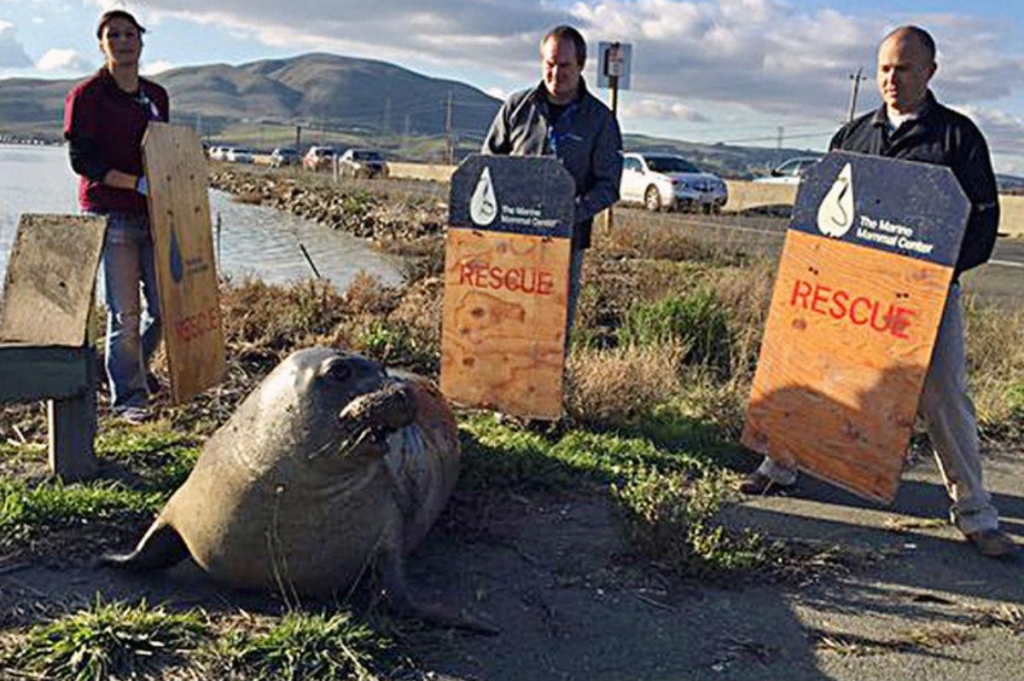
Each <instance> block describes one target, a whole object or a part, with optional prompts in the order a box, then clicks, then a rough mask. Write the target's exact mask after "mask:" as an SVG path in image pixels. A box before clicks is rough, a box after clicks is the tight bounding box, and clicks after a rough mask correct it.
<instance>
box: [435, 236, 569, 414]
mask: <svg viewBox="0 0 1024 681" xmlns="http://www.w3.org/2000/svg"><path fill="white" fill-rule="evenodd" d="M569 257H570V243H569V239H561V238H550V237H540V236H532V235H525V234H511V233H503V232H490V231H474V230H468V229H453V230H449V232H448V247H447V253H446V259H445V292H444V310H443V319H442V329H443V331H442V348H441V390H442V392H443V393H444V394H445V396H446V397H447V398H448V399H450V400H452V401H453V402H456V403H459V404H462V405H465V406H476V407H486V408H494V409H500V410H502V411H504V412H506V413H509V414H513V415H516V416H523V417H529V418H540V419H557V418H559V417H560V416H561V415H562V378H563V374H564V360H565V356H564V355H565V322H566V310H567V301H568V295H569Z"/></svg>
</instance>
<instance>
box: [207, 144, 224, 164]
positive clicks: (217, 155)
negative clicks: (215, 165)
mask: <svg viewBox="0 0 1024 681" xmlns="http://www.w3.org/2000/svg"><path fill="white" fill-rule="evenodd" d="M227 151H228V148H227V147H224V146H216V147H210V160H212V161H224V160H227V158H226V156H225V154H227Z"/></svg>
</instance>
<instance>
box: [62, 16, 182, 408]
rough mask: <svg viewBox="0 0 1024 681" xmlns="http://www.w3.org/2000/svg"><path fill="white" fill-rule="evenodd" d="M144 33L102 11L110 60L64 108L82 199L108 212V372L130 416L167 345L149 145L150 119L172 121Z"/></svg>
mask: <svg viewBox="0 0 1024 681" xmlns="http://www.w3.org/2000/svg"><path fill="white" fill-rule="evenodd" d="M143 33H145V29H144V28H143V27H142V26H140V25H139V22H138V21H136V20H135V17H134V16H132V15H131V14H129V13H128V12H125V11H124V10H112V11H109V12H106V13H104V14H103V15H102V16H101V17H100V21H99V27H98V28H97V30H96V36H97V37H98V38H99V41H100V50H101V51H102V52H103V55H104V57H105V59H106V63H105V64H104V66H103V68H101V69H100V70H99V71H98V72H97V73H96V74H95V75H93V76H92V77H90V78H89V79H87V80H85V81H83V82H81V83H79V84H78V85H76V86H75V87H74V88H73V89H72V90H71V92H69V93H68V96H67V100H66V101H65V106H64V136H65V137H66V138H67V140H68V142H69V148H70V155H71V167H72V168H74V170H75V172H76V173H77V174H78V175H79V188H78V199H79V205H80V206H81V208H82V210H83V211H85V212H88V213H95V214H100V215H106V216H108V227H107V236H106V241H105V243H104V246H103V283H104V287H105V289H106V305H107V353H106V371H107V378H108V379H109V384H110V391H111V407H112V409H113V411H114V413H115V414H118V415H119V416H121V417H122V418H124V419H125V420H127V421H130V422H132V423H138V422H141V421H144V420H146V419H147V418H148V417H149V411H148V408H147V401H148V395H149V389H150V388H155V387H157V384H156V383H155V380H154V379H152V377H151V376H150V375H149V374H148V373H147V369H146V367H147V366H148V363H149V359H150V357H151V356H152V354H153V352H154V351H155V350H156V348H157V345H158V344H159V342H160V301H159V298H158V297H157V286H156V265H155V263H154V261H153V241H152V239H151V237H150V234H149V215H148V212H147V203H146V194H147V192H148V186H147V182H146V176H145V175H144V174H143V169H142V150H141V144H142V137H143V135H144V134H145V132H146V126H147V125H148V124H149V121H167V120H168V114H169V102H168V97H167V92H166V91H165V90H164V89H163V88H162V87H160V86H159V85H157V84H156V83H154V82H152V81H149V80H146V79H145V78H141V77H140V76H139V57H140V55H141V53H142V34H143ZM140 283H141V285H142V294H143V295H144V296H145V300H146V313H147V314H146V316H145V319H143V316H142V306H141V301H140V298H139V285H140ZM147 378H149V380H147Z"/></svg>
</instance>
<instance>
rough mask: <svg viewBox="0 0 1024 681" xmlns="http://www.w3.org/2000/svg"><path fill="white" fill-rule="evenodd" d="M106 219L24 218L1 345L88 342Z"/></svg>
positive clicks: (0, 325)
mask: <svg viewBox="0 0 1024 681" xmlns="http://www.w3.org/2000/svg"><path fill="white" fill-rule="evenodd" d="M106 228H107V220H106V218H103V217H97V216H85V215H28V214H26V215H22V216H21V221H20V223H19V225H18V234H17V236H16V237H15V241H14V247H13V248H12V250H11V256H10V261H9V263H8V266H7V276H6V278H5V280H4V296H3V303H2V306H0V342H20V343H32V344H35V345H43V346H48V345H65V346H72V347H74V346H80V345H83V344H84V343H85V342H86V329H87V325H88V319H89V311H90V310H91V308H92V304H93V294H94V292H95V287H96V268H97V267H98V265H99V259H100V253H101V252H102V250H103V237H104V234H105V232H106Z"/></svg>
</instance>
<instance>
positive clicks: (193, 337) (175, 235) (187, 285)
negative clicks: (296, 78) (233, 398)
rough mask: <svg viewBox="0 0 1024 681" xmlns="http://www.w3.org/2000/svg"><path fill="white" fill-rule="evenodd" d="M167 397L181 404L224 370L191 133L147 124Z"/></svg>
mask: <svg viewBox="0 0 1024 681" xmlns="http://www.w3.org/2000/svg"><path fill="white" fill-rule="evenodd" d="M142 151H143V158H144V161H145V166H146V177H147V178H148V181H149V190H150V197H149V213H150V224H151V229H152V232H153V245H154V253H155V257H156V265H157V280H158V282H159V288H160V308H161V312H162V316H163V324H164V327H163V328H164V342H165V344H166V348H167V364H168V369H169V374H170V382H171V393H172V396H173V399H174V401H175V402H177V403H181V402H184V401H186V400H188V399H190V398H191V397H193V396H195V395H197V394H198V393H200V392H202V391H203V390H206V389H207V388H209V387H211V386H213V385H216V384H217V383H218V382H220V380H221V377H222V376H223V374H224V369H225V351H224V334H223V331H222V329H221V323H220V301H219V295H218V290H217V269H216V264H215V262H214V254H213V238H212V233H211V228H210V204H209V198H208V193H207V191H208V190H207V178H206V160H205V158H204V157H203V152H202V148H201V146H200V144H199V139H198V137H196V134H195V131H193V130H192V129H191V128H188V127H184V126H174V125H168V124H166V123H150V124H149V127H148V128H147V131H146V137H145V139H144V140H143V144H142Z"/></svg>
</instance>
